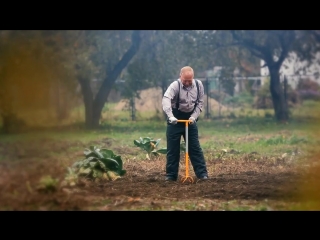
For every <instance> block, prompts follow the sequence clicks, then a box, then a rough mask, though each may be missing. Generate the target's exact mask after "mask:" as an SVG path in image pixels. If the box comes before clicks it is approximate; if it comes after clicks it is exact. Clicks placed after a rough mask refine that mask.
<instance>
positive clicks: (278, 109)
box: [268, 66, 289, 123]
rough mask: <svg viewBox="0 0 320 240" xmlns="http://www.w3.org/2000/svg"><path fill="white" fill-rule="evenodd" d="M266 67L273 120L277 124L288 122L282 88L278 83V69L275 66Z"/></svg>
mask: <svg viewBox="0 0 320 240" xmlns="http://www.w3.org/2000/svg"><path fill="white" fill-rule="evenodd" d="M268 67H269V71H270V92H271V97H272V102H273V109H274V113H275V118H276V120H277V121H278V122H282V123H285V122H287V121H288V120H289V114H288V107H287V105H286V102H285V97H284V94H283V88H282V86H281V83H280V76H279V69H278V68H277V67H276V66H272V67H270V66H268Z"/></svg>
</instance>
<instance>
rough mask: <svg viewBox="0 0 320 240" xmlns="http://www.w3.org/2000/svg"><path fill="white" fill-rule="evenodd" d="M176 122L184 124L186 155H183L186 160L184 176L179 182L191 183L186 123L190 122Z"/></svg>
mask: <svg viewBox="0 0 320 240" xmlns="http://www.w3.org/2000/svg"><path fill="white" fill-rule="evenodd" d="M178 122H184V123H186V154H185V159H186V176H185V177H183V178H181V182H182V183H184V182H186V181H188V182H190V183H193V182H194V180H193V178H192V177H191V176H189V152H188V125H189V124H188V123H189V122H191V121H190V120H178Z"/></svg>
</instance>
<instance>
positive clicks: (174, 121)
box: [169, 117, 178, 124]
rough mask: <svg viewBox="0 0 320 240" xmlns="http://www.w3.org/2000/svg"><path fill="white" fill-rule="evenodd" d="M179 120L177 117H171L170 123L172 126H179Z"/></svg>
mask: <svg viewBox="0 0 320 240" xmlns="http://www.w3.org/2000/svg"><path fill="white" fill-rule="evenodd" d="M177 122H178V119H176V118H175V117H169V123H171V124H177Z"/></svg>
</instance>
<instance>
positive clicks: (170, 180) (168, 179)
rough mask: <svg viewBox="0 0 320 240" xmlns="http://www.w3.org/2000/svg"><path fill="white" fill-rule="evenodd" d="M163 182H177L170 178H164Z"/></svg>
mask: <svg viewBox="0 0 320 240" xmlns="http://www.w3.org/2000/svg"><path fill="white" fill-rule="evenodd" d="M164 180H165V181H166V182H175V181H177V179H174V178H171V177H166V178H165V179H164Z"/></svg>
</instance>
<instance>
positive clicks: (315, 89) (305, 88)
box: [297, 79, 320, 101]
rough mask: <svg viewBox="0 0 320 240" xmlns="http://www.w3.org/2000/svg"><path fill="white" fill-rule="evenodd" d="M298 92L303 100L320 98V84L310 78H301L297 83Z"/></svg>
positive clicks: (317, 99)
mask: <svg viewBox="0 0 320 240" xmlns="http://www.w3.org/2000/svg"><path fill="white" fill-rule="evenodd" d="M297 92H298V95H299V97H300V98H301V100H314V101H319V100H320V86H319V84H318V83H317V82H315V81H312V80H310V79H305V80H300V81H299V83H298V85H297Z"/></svg>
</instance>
